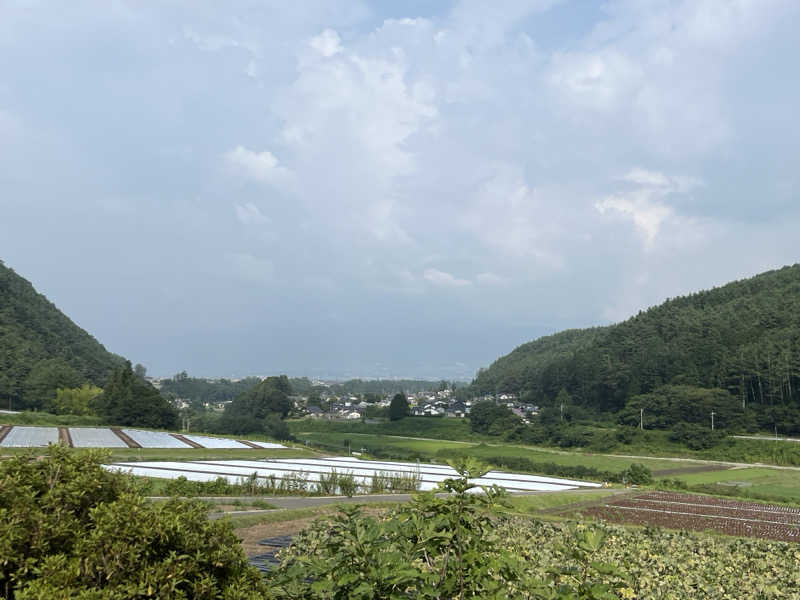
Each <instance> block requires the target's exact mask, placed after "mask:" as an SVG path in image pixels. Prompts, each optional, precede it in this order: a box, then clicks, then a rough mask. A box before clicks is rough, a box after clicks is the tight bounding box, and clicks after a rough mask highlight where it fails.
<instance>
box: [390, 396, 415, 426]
mask: <svg viewBox="0 0 800 600" xmlns="http://www.w3.org/2000/svg"><path fill="white" fill-rule="evenodd" d="M410 412H411V409H410V407H409V406H408V399H407V398H406V395H405V394H403V393H402V392H398V393H396V394H395V395H394V396H393V397H392V401H391V403H390V404H389V420H390V421H399V420H400V419H404V418H405V417H407V416H408V415H409V414H410Z"/></svg>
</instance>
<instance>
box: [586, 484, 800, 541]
mask: <svg viewBox="0 0 800 600" xmlns="http://www.w3.org/2000/svg"><path fill="white" fill-rule="evenodd" d="M570 512H572V511H570ZM576 512H578V513H579V514H581V515H583V516H588V517H592V518H596V519H602V520H603V521H608V522H612V523H620V524H633V525H643V526H650V527H664V528H668V529H680V530H688V531H714V532H717V533H722V534H725V535H732V536H738V537H755V538H762V539H770V540H777V541H786V542H797V541H800V508H792V507H786V506H780V505H768V504H759V503H754V502H742V501H738V500H730V499H723V498H714V497H711V496H700V495H694V494H679V493H673V492H648V493H643V494H638V495H635V496H630V495H625V496H620V497H615V498H611V499H609V500H607V501H605V502H604V503H602V504H601V505H597V506H590V507H587V508H583V509H580V510H578V511H576Z"/></svg>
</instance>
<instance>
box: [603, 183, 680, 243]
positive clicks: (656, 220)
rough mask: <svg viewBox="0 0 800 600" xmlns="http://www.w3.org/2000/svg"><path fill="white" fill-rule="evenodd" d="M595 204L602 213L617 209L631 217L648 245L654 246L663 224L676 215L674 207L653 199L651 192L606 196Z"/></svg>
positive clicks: (616, 210)
mask: <svg viewBox="0 0 800 600" xmlns="http://www.w3.org/2000/svg"><path fill="white" fill-rule="evenodd" d="M595 206H596V207H597V210H598V211H599V212H600V214H606V213H607V212H609V211H615V212H618V213H620V214H622V215H624V216H626V217H628V218H630V219H631V220H632V221H633V224H634V225H635V226H636V228H637V229H638V230H639V231H640V232H641V233H642V235H643V236H644V240H645V245H646V246H647V247H652V245H653V243H654V242H655V240H656V237H657V236H658V233H659V231H660V229H661V225H662V224H663V223H664V221H666V220H667V219H669V218H670V217H672V216H673V215H674V211H673V210H672V208H670V207H669V206H667V205H666V204H663V203H661V202H659V201H657V200H653V199H652V194H650V193H649V192H645V193H642V192H633V193H626V194H620V195H612V196H606V197H605V198H603V200H601V201H600V202H598V203H597V204H596V205H595Z"/></svg>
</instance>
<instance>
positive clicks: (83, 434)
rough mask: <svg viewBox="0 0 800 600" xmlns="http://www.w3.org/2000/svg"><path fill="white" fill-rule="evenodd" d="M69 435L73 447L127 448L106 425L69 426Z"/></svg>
mask: <svg viewBox="0 0 800 600" xmlns="http://www.w3.org/2000/svg"><path fill="white" fill-rule="evenodd" d="M69 437H70V438H71V439H72V445H73V446H74V447H75V448H127V447H128V444H126V443H125V442H123V441H122V440H121V439H120V438H119V436H118V435H117V434H115V433H114V432H113V431H111V430H110V429H108V428H106V427H70V428H69Z"/></svg>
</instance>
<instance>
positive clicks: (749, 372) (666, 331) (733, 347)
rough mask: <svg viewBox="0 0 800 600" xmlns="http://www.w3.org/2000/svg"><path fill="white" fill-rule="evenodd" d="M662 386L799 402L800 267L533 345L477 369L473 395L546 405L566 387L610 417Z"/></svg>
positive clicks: (775, 403)
mask: <svg viewBox="0 0 800 600" xmlns="http://www.w3.org/2000/svg"><path fill="white" fill-rule="evenodd" d="M668 384H671V385H679V386H694V387H699V388H715V389H723V390H727V391H728V392H729V393H730V394H731V395H732V397H733V398H736V399H737V400H738V401H740V403H741V404H742V405H746V406H749V405H751V404H757V405H760V406H767V407H773V409H774V410H777V407H780V406H786V407H788V406H794V407H797V406H798V405H800V265H793V266H790V267H784V268H782V269H779V270H776V271H769V272H766V273H763V274H761V275H757V276H755V277H752V278H750V279H744V280H741V281H736V282H733V283H729V284H727V285H725V286H722V287H719V288H714V289H712V290H708V291H703V292H698V293H696V294H692V295H689V296H685V297H680V298H675V299H672V300H667V301H666V302H664V303H663V304H661V305H660V306H657V307H654V308H650V309H648V310H646V311H643V312H640V313H639V314H638V315H636V316H635V317H632V318H630V319H628V320H627V321H625V322H623V323H619V324H617V325H612V326H609V327H598V328H593V329H583V330H570V331H564V332H562V333H558V334H555V335H552V336H548V337H543V338H540V339H538V340H535V341H533V342H529V343H527V344H524V345H522V346H520V347H518V348H517V349H516V350H514V351H513V352H511V353H510V354H508V355H506V356H503V357H501V358H499V359H498V360H497V361H495V362H494V363H493V364H492V365H491V366H490V367H489V368H488V369H482V370H481V371H479V372H478V374H477V376H476V377H475V379H474V381H473V382H472V384H471V391H472V392H473V393H475V394H494V393H497V392H514V393H519V394H521V395H523V397H524V398H525V399H527V400H529V401H531V402H534V403H538V404H542V405H547V404H548V403H552V402H553V401H554V399H555V397H556V396H557V395H558V394H559V392H560V391H561V390H562V389H563V390H565V391H566V392H567V393H568V394H569V395H570V396H571V398H572V401H573V402H574V403H576V404H580V405H583V406H586V407H591V408H594V409H598V410H601V411H614V412H616V411H618V410H620V409H622V408H623V407H624V406H625V404H626V402H627V401H628V399H630V398H631V397H633V396H635V395H638V394H646V393H649V392H652V391H653V390H656V389H657V388H659V387H661V386H665V385H668ZM637 414H638V411H637Z"/></svg>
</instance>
